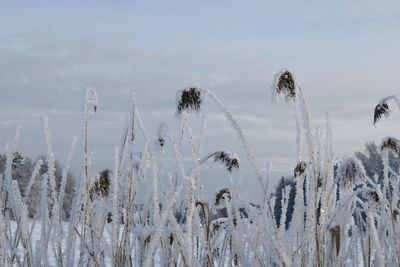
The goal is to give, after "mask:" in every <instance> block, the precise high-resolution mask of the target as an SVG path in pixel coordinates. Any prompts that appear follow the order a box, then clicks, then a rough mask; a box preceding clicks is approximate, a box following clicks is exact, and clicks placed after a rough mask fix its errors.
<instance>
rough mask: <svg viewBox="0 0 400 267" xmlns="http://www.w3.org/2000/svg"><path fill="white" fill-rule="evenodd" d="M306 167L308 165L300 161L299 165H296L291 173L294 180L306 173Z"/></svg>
mask: <svg viewBox="0 0 400 267" xmlns="http://www.w3.org/2000/svg"><path fill="white" fill-rule="evenodd" d="M307 167H308V163H307V162H305V161H300V162H299V163H297V165H296V167H295V168H294V171H293V176H294V178H297V177H299V176H300V175H302V174H303V173H304V172H305V171H306V169H307Z"/></svg>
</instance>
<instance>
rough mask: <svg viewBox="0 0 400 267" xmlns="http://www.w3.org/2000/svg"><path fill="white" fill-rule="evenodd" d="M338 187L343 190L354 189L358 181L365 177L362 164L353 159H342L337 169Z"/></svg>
mask: <svg viewBox="0 0 400 267" xmlns="http://www.w3.org/2000/svg"><path fill="white" fill-rule="evenodd" d="M338 176H339V183H340V186H341V187H343V188H354V187H355V186H356V184H357V183H358V182H360V181H364V180H365V178H366V177H367V174H366V172H365V169H364V166H363V165H362V163H361V162H360V161H359V160H358V159H356V158H353V157H350V158H346V159H344V160H343V161H342V162H341V163H340V165H339V168H338Z"/></svg>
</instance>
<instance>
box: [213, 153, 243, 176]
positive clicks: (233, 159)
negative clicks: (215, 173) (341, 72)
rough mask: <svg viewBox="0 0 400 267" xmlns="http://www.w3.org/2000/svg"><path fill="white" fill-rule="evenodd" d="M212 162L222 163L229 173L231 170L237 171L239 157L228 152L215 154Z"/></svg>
mask: <svg viewBox="0 0 400 267" xmlns="http://www.w3.org/2000/svg"><path fill="white" fill-rule="evenodd" d="M214 161H216V162H218V161H219V162H221V163H223V164H224V165H225V167H226V169H227V170H228V171H229V172H232V170H233V169H237V170H238V169H239V157H238V156H237V155H235V154H233V153H230V152H226V151H219V152H216V153H215V155H214Z"/></svg>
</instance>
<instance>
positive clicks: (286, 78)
mask: <svg viewBox="0 0 400 267" xmlns="http://www.w3.org/2000/svg"><path fill="white" fill-rule="evenodd" d="M296 87H297V83H296V79H295V77H294V75H293V74H292V73H291V72H290V71H288V70H281V71H279V72H278V73H277V74H276V75H275V78H274V82H273V85H272V94H273V95H274V96H275V98H276V99H277V98H278V96H283V97H285V99H286V101H287V102H289V103H293V102H295V101H296V93H297V91H296Z"/></svg>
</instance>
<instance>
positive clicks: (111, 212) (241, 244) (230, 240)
mask: <svg viewBox="0 0 400 267" xmlns="http://www.w3.org/2000/svg"><path fill="white" fill-rule="evenodd" d="M272 92H273V96H274V98H277V99H279V98H280V97H283V98H285V100H286V101H287V103H289V104H290V106H291V107H292V108H293V109H294V112H295V115H296V116H295V118H296V129H297V134H296V140H297V160H298V164H296V166H294V177H293V179H294V181H295V185H296V186H295V192H296V195H295V206H294V212H293V215H292V218H291V220H290V221H289V219H288V217H287V216H286V213H287V209H288V205H289V202H288V201H289V194H290V190H291V188H290V187H286V188H285V189H284V190H283V194H282V195H283V197H282V203H280V204H281V206H282V207H283V208H282V214H281V216H280V217H279V218H280V221H279V223H277V220H276V218H275V215H274V212H273V208H274V204H275V203H274V202H275V200H274V198H271V197H270V196H269V195H268V191H269V189H268V185H269V179H271V175H270V172H271V165H270V164H269V165H268V168H267V169H268V172H267V174H266V175H264V174H263V173H262V172H261V170H260V165H259V163H258V160H257V158H256V156H255V155H254V153H253V150H252V148H251V146H250V144H249V142H248V141H247V138H246V135H245V133H244V130H243V129H242V128H241V127H240V125H239V124H238V123H237V121H236V119H235V117H234V115H233V114H232V113H231V112H230V111H229V109H228V108H227V107H226V106H225V105H224V104H223V102H222V101H221V99H219V98H218V97H217V96H216V95H215V94H213V93H212V92H211V91H209V90H206V89H201V88H197V87H191V88H188V89H184V90H182V91H179V92H178V95H177V96H178V103H177V117H178V118H180V119H181V124H180V127H179V128H178V129H176V132H171V130H170V129H169V128H168V125H166V124H165V123H162V124H161V125H160V127H159V128H158V130H157V134H156V136H155V140H152V139H151V138H150V137H149V136H150V135H148V133H147V132H146V128H145V126H144V123H143V121H142V118H141V116H140V111H139V109H138V107H137V105H136V100H135V97H132V101H131V111H130V113H129V119H128V120H127V125H126V127H125V129H124V131H123V133H122V141H121V144H120V146H117V147H116V148H115V160H114V167H113V171H112V172H111V171H108V170H107V171H105V172H102V173H100V174H95V173H92V170H91V169H92V168H91V166H92V165H93V157H92V156H91V154H90V146H89V140H90V134H89V133H90V131H89V130H88V129H89V128H90V121H89V107H90V106H93V108H94V111H95V112H96V110H97V108H98V103H97V94H96V92H95V91H94V90H93V89H88V90H87V92H86V96H85V98H84V111H83V142H82V144H83V147H82V153H83V162H82V175H81V177H80V179H79V181H78V183H77V184H78V186H77V188H76V194H75V199H74V203H73V208H72V210H71V216H70V218H69V219H68V221H65V222H63V221H62V220H61V216H60V214H61V210H62V205H63V198H64V189H65V181H66V177H67V173H68V171H69V169H70V165H71V160H72V157H73V156H74V151H75V146H76V144H77V142H76V140H75V139H74V140H73V142H72V145H71V149H70V152H69V156H68V159H67V163H66V164H65V167H64V170H63V175H62V177H63V178H62V181H61V185H60V187H61V189H60V190H59V191H57V190H56V188H55V181H54V170H55V169H54V154H53V151H52V142H51V134H50V132H51V131H50V127H49V122H48V120H47V119H45V120H44V133H45V139H46V144H47V154H48V160H49V168H48V171H47V173H45V174H44V175H43V176H44V177H43V178H44V179H42V181H43V182H42V193H41V194H42V196H41V204H40V206H39V207H38V208H37V213H36V216H35V217H34V219H28V218H27V211H26V199H27V195H25V196H21V193H20V191H19V188H18V184H17V183H16V181H13V179H12V155H13V154H14V152H15V151H16V147H17V144H18V138H19V133H20V129H19V128H18V129H17V131H16V134H15V137H14V140H13V141H12V143H11V145H10V146H8V147H7V155H8V157H7V164H6V172H5V175H4V177H3V179H2V181H1V183H2V186H1V191H0V206H1V208H2V212H1V213H0V230H1V231H0V265H1V266H153V265H160V266H356V265H357V266H358V265H362V266H384V265H387V266H399V264H400V247H399V242H398V240H397V238H398V236H399V234H400V233H399V232H400V213H399V189H400V179H399V173H398V170H393V169H391V168H390V166H389V163H388V155H389V153H395V154H399V151H400V145H399V141H398V140H397V139H394V138H385V139H384V140H383V141H382V145H381V149H382V158H383V162H384V182H383V183H382V184H380V183H378V181H376V179H375V177H368V176H367V174H366V172H365V170H364V167H363V166H362V164H361V163H360V162H359V161H358V160H356V159H355V158H353V157H350V158H344V159H342V160H340V161H336V160H335V158H334V153H333V144H332V128H331V125H330V121H329V117H328V116H327V119H326V123H325V125H323V126H320V127H319V128H318V129H314V128H313V127H312V124H311V119H310V115H309V113H308V108H307V104H306V101H305V97H304V95H303V92H302V89H301V87H300V86H299V84H298V81H297V80H296V79H295V76H294V75H293V73H291V72H290V71H288V70H282V71H280V72H278V73H277V74H276V76H275V80H274V83H273V85H272ZM393 99H395V98H394V97H389V98H385V99H383V100H382V101H381V102H380V103H379V105H378V107H377V109H376V110H375V112H378V113H376V114H375V115H374V120H375V121H374V122H376V120H378V119H379V118H381V116H382V115H386V114H387V113H388V105H387V101H388V100H393ZM210 100H211V101H213V102H214V104H215V105H216V106H217V107H218V108H219V109H220V110H221V112H222V113H223V114H224V115H225V118H226V120H227V122H228V123H229V125H230V126H231V127H232V128H233V130H234V131H235V133H236V134H237V137H238V141H239V142H241V143H242V145H243V148H244V151H245V153H246V158H247V160H248V161H249V163H250V166H251V168H252V169H253V171H254V173H255V175H256V178H257V180H258V182H259V188H260V194H262V195H263V196H264V197H263V201H262V202H261V203H259V204H257V205H254V204H250V203H245V202H243V201H242V200H241V197H240V189H239V188H237V187H235V186H234V182H233V179H234V178H233V176H232V174H234V173H235V172H237V170H238V169H239V168H241V166H242V164H241V161H240V159H239V157H238V156H237V155H236V154H234V153H230V152H228V150H229V149H227V150H225V151H213V152H208V153H203V151H202V146H203V142H204V141H205V140H206V139H205V138H204V136H203V134H204V132H205V128H206V120H205V119H204V118H203V120H202V125H201V133H200V138H198V139H196V138H195V137H194V133H193V132H192V127H191V120H190V116H191V115H190V113H193V112H195V113H203V114H206V112H205V111H203V110H202V109H203V102H204V101H210ZM99 108H100V109H101V106H100V107H99ZM173 134H175V136H177V137H174V135H173ZM138 140H141V141H142V142H138ZM303 140H304V141H305V143H306V147H305V149H306V150H305V151H302V150H303V146H302V144H301V143H302V142H303ZM185 142H187V143H188V144H189V146H190V148H191V156H192V159H193V162H192V164H191V165H190V168H187V165H185V164H184V163H183V162H182V157H183V155H182V153H183V152H182V151H183V150H182V146H183V144H184V143H185ZM139 144H142V145H139ZM154 144H156V145H154ZM165 150H170V151H172V153H174V155H175V159H176V160H175V165H174V168H172V169H173V170H172V171H171V170H170V169H171V168H169V169H166V168H165V165H164V162H162V160H159V159H158V157H157V155H156V154H157V153H160V152H163V151H165ZM139 152H140V154H138V153H139ZM303 152H307V153H303ZM139 155H140V156H139ZM302 155H307V156H306V157H303V156H302ZM210 159H213V160H214V164H221V165H222V166H223V167H225V169H226V172H227V175H228V176H229V177H230V181H231V183H230V184H229V185H228V186H227V187H224V188H218V189H215V191H216V192H218V193H217V194H216V196H215V200H212V201H210V202H205V201H204V200H203V199H202V197H201V193H202V184H201V179H200V177H201V174H202V165H203V163H204V162H206V161H208V160H210ZM41 164H42V162H40V161H38V162H37V163H36V166H35V170H34V172H33V174H32V176H31V178H30V179H29V184H28V187H27V188H28V190H27V191H26V192H27V193H26V194H28V195H29V193H30V188H31V187H32V184H33V183H34V181H35V179H38V175H39V168H40V166H41ZM161 179H163V180H164V181H169V182H167V183H161V182H160V181H161ZM146 181H149V182H150V184H151V186H148V184H149V183H146ZM57 192H58V193H57ZM105 192H106V193H105ZM142 192H147V197H146V198H145V200H144V201H143V199H142V198H139V197H138V194H139V193H142ZM5 207H10V208H8V209H6V208H5ZM221 211H225V213H224V214H223V215H221Z"/></svg>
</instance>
